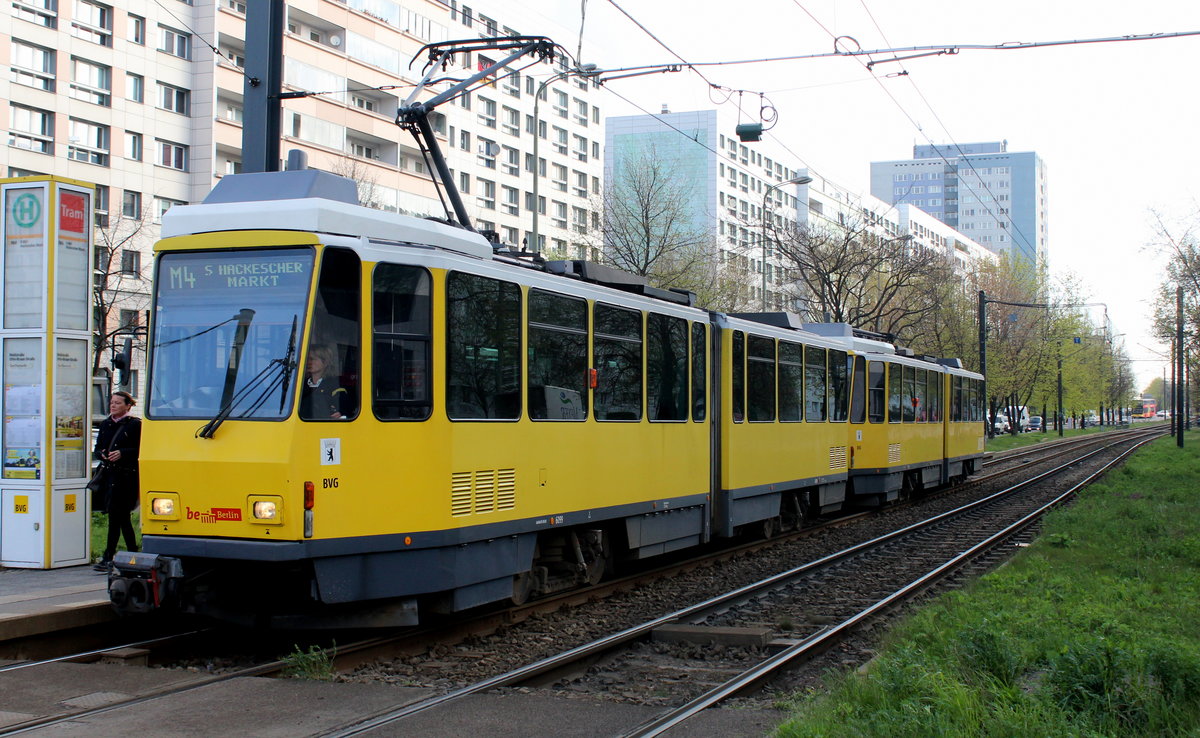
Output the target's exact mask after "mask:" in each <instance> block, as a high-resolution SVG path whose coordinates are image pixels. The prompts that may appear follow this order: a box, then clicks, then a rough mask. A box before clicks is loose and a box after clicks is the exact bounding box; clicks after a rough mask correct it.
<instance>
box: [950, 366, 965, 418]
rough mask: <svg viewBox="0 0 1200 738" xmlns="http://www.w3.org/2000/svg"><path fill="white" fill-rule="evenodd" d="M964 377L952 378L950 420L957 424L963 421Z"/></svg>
mask: <svg viewBox="0 0 1200 738" xmlns="http://www.w3.org/2000/svg"><path fill="white" fill-rule="evenodd" d="M962 394H963V387H962V377H958V376H953V377H951V378H950V420H951V421H953V422H955V423H961V422H962V421H963V412H962V399H963V397H962Z"/></svg>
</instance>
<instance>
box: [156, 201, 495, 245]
mask: <svg viewBox="0 0 1200 738" xmlns="http://www.w3.org/2000/svg"><path fill="white" fill-rule="evenodd" d="M247 230H280V231H308V232H313V233H330V234H335V235H339V236H351V237H356V238H360V237H365V238H375V239H385V240H389V241H402V242H407V243H415V244H422V245H428V246H433V247H436V248H443V249H447V250H449V251H456V252H458V253H462V254H467V255H469V256H474V257H478V258H480V259H491V258H492V246H491V244H489V243H488V242H487V239H485V238H484V237H483V236H481V235H479V234H478V233H475V232H473V231H468V230H464V229H462V228H456V227H454V226H451V225H446V224H445V223H440V222H438V221H435V220H428V219H424V218H414V217H413V216H411V215H400V214H398V213H388V212H385V211H382V210H373V209H371V208H365V207H363V206H361V205H355V204H352V203H347V202H340V201H337V200H330V199H326V198H323V197H300V198H293V199H282V200H274V199H272V200H261V199H260V200H248V201H240V202H203V203H200V204H199V205H176V206H175V207H173V208H171V209H170V210H168V211H167V212H166V213H165V214H164V215H163V218H162V235H163V238H169V237H172V236H189V235H193V234H197V233H214V232H219V231H247Z"/></svg>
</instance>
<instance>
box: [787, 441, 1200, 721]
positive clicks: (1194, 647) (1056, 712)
mask: <svg viewBox="0 0 1200 738" xmlns="http://www.w3.org/2000/svg"><path fill="white" fill-rule="evenodd" d="M1184 440H1185V448H1184V449H1183V450H1182V451H1181V450H1180V449H1178V448H1176V446H1175V441H1174V439H1173V438H1170V437H1168V438H1164V439H1161V440H1159V441H1156V442H1155V443H1154V444H1153V445H1152V446H1151V447H1149V448H1146V449H1145V450H1143V451H1141V452H1139V453H1138V454H1137V455H1136V456H1135V457H1134V458H1133V459H1132V460H1131V461H1130V462H1129V463H1127V464H1126V465H1125V466H1124V467H1122V468H1121V469H1118V470H1116V471H1114V472H1112V473H1110V474H1109V475H1108V477H1107V478H1106V479H1105V480H1104V481H1103V482H1101V483H1100V484H1096V485H1093V486H1092V487H1090V488H1088V489H1087V490H1085V491H1084V492H1083V493H1082V495H1081V496H1080V499H1079V501H1078V502H1077V503H1076V504H1074V505H1072V506H1070V507H1069V508H1065V509H1062V510H1059V511H1057V512H1055V513H1053V514H1052V515H1051V516H1050V517H1049V518H1048V519H1047V520H1046V524H1045V529H1044V531H1045V532H1044V534H1043V536H1042V537H1041V538H1040V539H1039V540H1038V541H1037V542H1036V543H1035V544H1034V545H1033V546H1031V547H1030V548H1028V549H1025V550H1024V551H1023V552H1022V553H1021V554H1019V555H1018V556H1017V557H1016V558H1015V559H1014V560H1013V561H1012V562H1010V563H1009V564H1008V565H1007V566H1004V567H1002V568H1000V569H999V570H997V571H995V572H993V573H991V574H989V575H988V576H986V577H984V578H982V579H981V580H980V581H978V582H977V583H976V584H975V585H973V586H972V587H970V588H968V589H966V590H962V591H958V592H953V593H950V594H947V595H945V596H943V597H941V598H939V599H938V600H937V601H935V602H934V603H933V604H932V605H930V606H928V607H925V608H923V609H922V610H921V611H919V612H918V613H916V614H914V615H913V616H912V617H911V618H909V619H908V620H907V621H906V622H905V623H904V624H903V625H901V626H900V627H898V628H897V629H896V630H895V631H893V633H892V634H891V635H890V636H889V637H888V639H887V643H885V644H884V646H883V649H882V651H881V654H880V656H879V658H877V659H876V660H875V661H874V662H873V663H872V665H871V667H870V668H869V669H867V670H865V671H864V672H863V673H853V674H838V675H831V676H830V677H829V688H828V690H827V691H821V692H815V693H812V694H804V695H796V696H794V697H793V698H792V699H791V700H790V701H789V702H788V703H787V704H788V706H789V707H790V708H791V709H792V710H793V712H794V715H793V717H792V718H791V719H790V720H789V721H788V722H786V723H785V724H783V725H782V726H780V727H779V729H778V735H780V736H789V737H790V736H888V737H889V738H893V737H905V736H911V737H912V738H917V737H920V738H925V737H926V736H1006V737H1007V736H1012V737H1013V738H1016V737H1017V736H1021V737H1024V736H1088V737H1091V736H1200V431H1193V432H1189V433H1188V434H1187V435H1186V436H1185V439H1184Z"/></svg>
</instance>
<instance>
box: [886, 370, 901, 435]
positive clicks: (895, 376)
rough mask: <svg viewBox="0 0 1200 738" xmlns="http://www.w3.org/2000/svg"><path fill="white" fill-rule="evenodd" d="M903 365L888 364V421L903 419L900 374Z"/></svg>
mask: <svg viewBox="0 0 1200 738" xmlns="http://www.w3.org/2000/svg"><path fill="white" fill-rule="evenodd" d="M903 373H904V367H903V366H902V365H900V364H888V422H889V423H899V422H900V421H901V420H903V419H904V410H903V404H904V402H903V397H902V396H903V394H904V382H903V380H902V375H903Z"/></svg>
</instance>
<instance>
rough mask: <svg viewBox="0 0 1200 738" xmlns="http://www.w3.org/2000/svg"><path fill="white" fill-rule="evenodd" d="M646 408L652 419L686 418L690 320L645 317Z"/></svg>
mask: <svg viewBox="0 0 1200 738" xmlns="http://www.w3.org/2000/svg"><path fill="white" fill-rule="evenodd" d="M646 352H647V353H646V412H647V414H649V416H650V420H687V416H688V404H687V394H688V392H687V390H688V382H687V321H686V320H684V319H683V318H671V317H668V316H666V315H658V314H656V313H651V314H650V315H648V316H647V317H646Z"/></svg>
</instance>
